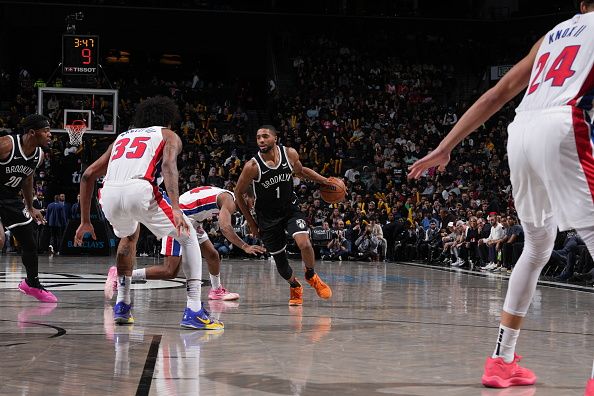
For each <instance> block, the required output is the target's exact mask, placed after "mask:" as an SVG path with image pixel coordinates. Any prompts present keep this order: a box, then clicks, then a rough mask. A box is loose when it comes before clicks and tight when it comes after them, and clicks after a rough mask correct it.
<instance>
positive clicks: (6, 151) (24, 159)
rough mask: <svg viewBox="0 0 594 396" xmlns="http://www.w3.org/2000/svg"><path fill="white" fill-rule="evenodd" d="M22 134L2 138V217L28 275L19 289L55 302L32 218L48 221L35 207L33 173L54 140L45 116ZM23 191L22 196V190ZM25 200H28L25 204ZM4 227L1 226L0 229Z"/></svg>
mask: <svg viewBox="0 0 594 396" xmlns="http://www.w3.org/2000/svg"><path fill="white" fill-rule="evenodd" d="M21 126H22V128H23V135H22V136H21V135H8V136H2V137H0V218H2V222H3V223H4V226H5V227H6V228H8V229H9V230H10V231H11V232H12V235H14V237H15V238H16V239H17V241H18V242H19V245H20V246H21V249H22V252H23V253H22V260H23V265H24V266H25V269H26V270H27V277H26V278H25V279H24V280H23V281H22V282H21V283H19V286H18V288H19V290H20V291H21V292H23V293H25V294H27V295H29V296H32V297H35V298H36V299H38V300H39V301H43V302H49V303H55V302H57V301H58V299H57V298H56V296H55V295H54V294H53V293H51V292H49V291H47V290H45V288H44V287H43V286H42V285H41V283H40V282H39V272H38V261H37V243H36V240H35V236H34V235H35V232H34V228H33V223H32V221H33V220H35V221H36V222H37V223H45V219H44V218H43V215H42V214H41V212H40V211H39V210H37V209H35V208H34V207H33V175H34V174H35V169H36V168H37V167H38V166H39V165H40V164H41V163H42V162H43V150H42V148H47V147H49V144H50V142H51V137H52V135H51V132H50V124H49V121H48V120H47V118H46V117H44V116H42V115H39V114H33V115H30V116H28V117H26V118H25V119H24V120H23V122H22V125H21ZM21 191H22V193H23V199H21V198H20V197H19V192H21ZM23 200H24V201H25V203H24V204H23ZM0 229H1V228H0Z"/></svg>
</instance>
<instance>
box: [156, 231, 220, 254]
mask: <svg viewBox="0 0 594 396" xmlns="http://www.w3.org/2000/svg"><path fill="white" fill-rule="evenodd" d="M196 235H197V236H198V244H200V245H202V244H203V243H204V242H206V241H208V240H209V239H208V234H207V233H206V232H205V231H204V230H203V229H202V227H196ZM161 254H162V255H163V256H175V257H179V256H181V255H182V254H183V253H182V247H181V244H180V243H179V242H178V241H177V240H176V239H175V238H174V237H172V236H166V237H165V238H163V239H161Z"/></svg>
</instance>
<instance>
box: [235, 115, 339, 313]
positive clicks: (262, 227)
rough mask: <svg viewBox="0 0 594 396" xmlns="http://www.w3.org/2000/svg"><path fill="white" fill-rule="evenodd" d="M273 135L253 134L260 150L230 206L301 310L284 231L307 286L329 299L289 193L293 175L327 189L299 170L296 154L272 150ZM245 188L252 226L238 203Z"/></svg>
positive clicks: (264, 130) (269, 129)
mask: <svg viewBox="0 0 594 396" xmlns="http://www.w3.org/2000/svg"><path fill="white" fill-rule="evenodd" d="M276 134H277V133H276V129H275V128H274V127H273V126H271V125H264V126H262V127H260V129H258V132H257V134H256V140H257V143H258V147H259V149H260V150H259V152H258V154H257V155H256V156H254V158H252V159H251V160H249V161H248V162H247V163H246V164H245V166H244V167H243V170H242V171H241V175H240V176H239V180H238V181H237V186H236V187H235V202H236V203H237V206H238V207H239V210H241V213H243V215H244V216H245V219H246V221H247V223H248V226H249V228H250V232H251V233H252V235H254V236H258V235H259V236H260V237H261V238H262V241H263V242H264V247H265V248H266V250H268V252H269V253H270V255H271V256H272V257H274V261H275V263H276V269H277V270H278V272H279V274H280V275H281V276H282V277H283V279H285V280H286V281H287V282H288V283H289V285H290V289H289V290H290V299H289V305H292V306H300V305H302V304H303V287H302V286H301V283H299V281H298V280H297V278H295V275H294V274H293V269H292V268H291V266H290V265H289V260H288V257H287V252H286V251H285V249H286V247H287V237H286V233H285V231H286V232H288V233H289V236H291V237H292V238H293V239H294V240H295V243H296V244H297V246H298V247H299V250H300V251H301V258H302V260H303V265H304V267H305V280H306V281H307V283H309V284H310V286H311V287H313V288H314V289H315V290H316V293H317V294H318V296H319V297H321V298H323V299H328V298H330V297H332V289H330V287H329V286H328V285H327V284H325V283H324V282H323V281H322V279H320V277H319V275H318V274H316V272H315V271H314V265H315V256H314V251H313V247H312V245H311V240H310V239H309V231H308V228H307V223H306V221H305V216H304V214H303V213H302V212H301V210H300V209H299V206H298V205H297V196H296V195H295V192H294V191H293V173H295V175H297V176H298V177H301V178H304V179H308V180H311V181H314V182H316V183H319V184H328V179H327V178H325V177H323V176H321V175H319V174H318V173H316V172H315V171H313V170H312V169H309V168H306V167H304V166H303V165H302V164H301V161H299V154H297V151H295V149H293V148H290V147H284V146H282V145H279V144H277V143H276V141H277V136H276ZM250 183H251V184H252V185H253V190H254V195H255V199H256V201H255V205H254V208H255V210H256V217H257V219H258V222H257V223H256V220H254V217H253V216H252V214H251V212H250V210H249V207H248V205H247V202H246V201H245V199H244V197H243V194H244V193H246V192H247V191H248V188H249V185H250Z"/></svg>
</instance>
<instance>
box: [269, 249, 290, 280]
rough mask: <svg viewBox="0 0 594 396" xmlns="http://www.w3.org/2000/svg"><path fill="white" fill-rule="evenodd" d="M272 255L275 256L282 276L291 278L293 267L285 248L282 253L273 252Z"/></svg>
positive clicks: (287, 278) (277, 267)
mask: <svg viewBox="0 0 594 396" xmlns="http://www.w3.org/2000/svg"><path fill="white" fill-rule="evenodd" d="M272 257H274V262H275V263H276V269H277V271H278V273H279V274H280V276H282V277H283V279H285V280H289V279H291V276H293V269H292V268H291V266H290V265H289V259H288V258H287V252H286V251H284V250H283V251H282V252H280V253H277V254H273V255H272Z"/></svg>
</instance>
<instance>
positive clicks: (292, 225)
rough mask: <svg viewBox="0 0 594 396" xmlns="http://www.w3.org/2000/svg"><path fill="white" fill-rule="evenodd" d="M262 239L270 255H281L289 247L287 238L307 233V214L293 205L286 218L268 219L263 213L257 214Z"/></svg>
mask: <svg viewBox="0 0 594 396" xmlns="http://www.w3.org/2000/svg"><path fill="white" fill-rule="evenodd" d="M256 215H257V218H258V227H259V228H260V237H261V238H262V242H264V247H266V250H268V252H269V253H270V254H276V253H280V252H282V251H283V249H285V247H286V246H287V236H291V237H295V235H296V234H302V233H307V234H309V228H308V227H307V221H306V220H305V214H304V213H303V212H301V210H300V209H299V206H297V205H293V206H292V207H291V208H290V209H289V210H288V211H287V215H286V216H284V217H276V218H267V217H266V216H265V215H264V214H263V213H256Z"/></svg>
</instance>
